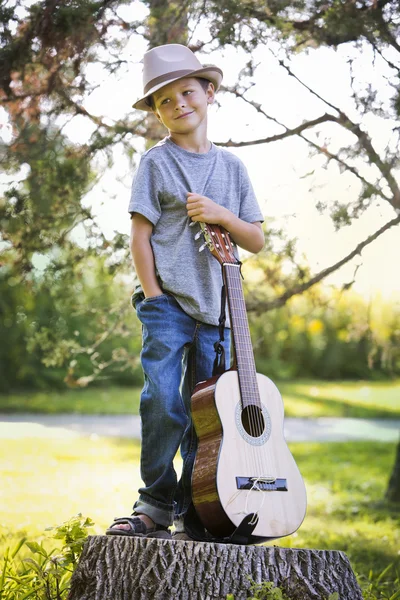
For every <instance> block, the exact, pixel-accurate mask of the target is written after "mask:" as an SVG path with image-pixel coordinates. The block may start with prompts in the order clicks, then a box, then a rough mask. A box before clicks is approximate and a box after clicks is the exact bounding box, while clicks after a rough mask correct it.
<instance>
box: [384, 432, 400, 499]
mask: <svg viewBox="0 0 400 600" xmlns="http://www.w3.org/2000/svg"><path fill="white" fill-rule="evenodd" d="M386 499H387V500H389V502H397V503H399V502H400V439H399V442H398V444H397V449H396V458H395V461H394V465H393V470H392V474H391V475H390V479H389V483H388V487H387V490H386Z"/></svg>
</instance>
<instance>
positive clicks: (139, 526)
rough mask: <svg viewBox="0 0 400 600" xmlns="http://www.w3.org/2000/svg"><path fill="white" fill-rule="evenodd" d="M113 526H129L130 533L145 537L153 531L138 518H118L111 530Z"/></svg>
mask: <svg viewBox="0 0 400 600" xmlns="http://www.w3.org/2000/svg"><path fill="white" fill-rule="evenodd" d="M114 525H129V527H130V533H139V534H142V535H146V534H148V533H150V532H151V531H154V529H155V528H154V527H147V525H146V523H145V522H144V521H142V519H139V517H119V518H117V519H114V523H113V524H112V525H111V529H112V528H113V527H114Z"/></svg>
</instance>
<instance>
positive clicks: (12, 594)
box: [0, 514, 94, 600]
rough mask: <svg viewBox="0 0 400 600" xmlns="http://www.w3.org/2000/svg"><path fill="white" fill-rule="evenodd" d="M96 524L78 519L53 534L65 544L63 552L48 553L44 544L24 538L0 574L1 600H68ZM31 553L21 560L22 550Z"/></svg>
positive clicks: (7, 551)
mask: <svg viewBox="0 0 400 600" xmlns="http://www.w3.org/2000/svg"><path fill="white" fill-rule="evenodd" d="M92 525H94V523H93V521H92V520H91V519H88V518H86V519H85V518H83V517H82V515H80V514H79V515H77V516H75V517H73V518H72V519H70V520H69V521H66V522H65V523H63V524H62V525H59V526H58V527H50V528H48V529H47V530H46V531H54V534H53V535H52V536H51V537H52V538H53V539H58V540H63V542H64V545H63V546H62V547H61V549H60V548H59V547H58V548H53V549H51V550H47V549H46V547H45V545H44V544H43V542H41V543H38V542H28V541H27V539H26V538H22V539H21V540H20V541H19V542H18V544H17V545H16V546H15V548H14V549H13V550H12V551H11V550H10V548H8V549H7V550H6V553H5V557H4V560H3V565H2V570H1V571H0V598H1V600H25V599H27V598H29V599H31V600H66V598H67V594H68V590H69V582H70V579H71V575H72V573H73V571H74V569H75V567H76V565H77V563H78V560H79V557H80V555H81V553H82V549H83V544H84V542H85V539H86V538H87V536H88V533H87V529H88V528H89V527H91V526H92ZM26 549H28V550H29V554H28V556H27V557H24V558H20V553H21V550H26Z"/></svg>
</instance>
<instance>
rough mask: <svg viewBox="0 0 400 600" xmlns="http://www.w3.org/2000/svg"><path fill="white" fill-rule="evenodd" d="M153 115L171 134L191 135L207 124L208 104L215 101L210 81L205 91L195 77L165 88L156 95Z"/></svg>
mask: <svg viewBox="0 0 400 600" xmlns="http://www.w3.org/2000/svg"><path fill="white" fill-rule="evenodd" d="M153 100H154V104H155V110H154V114H155V115H156V117H157V118H158V120H159V121H161V123H163V125H165V127H166V128H167V129H168V130H169V131H170V133H180V134H187V135H189V134H190V133H192V132H193V131H195V129H197V128H198V127H200V126H201V125H202V124H203V123H204V124H206V119H207V105H208V104H211V103H212V102H213V101H214V86H213V84H212V83H211V82H210V83H209V85H208V88H207V90H206V91H204V89H203V87H202V85H201V83H200V81H199V80H198V79H196V78H195V77H186V78H184V79H179V80H178V81H174V82H173V83H170V84H169V85H166V86H164V87H163V88H161V89H160V90H158V91H157V92H155V93H154V94H153Z"/></svg>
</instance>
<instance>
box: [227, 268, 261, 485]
mask: <svg viewBox="0 0 400 600" xmlns="http://www.w3.org/2000/svg"><path fill="white" fill-rule="evenodd" d="M233 273H234V274H235V275H236V276H237V277H240V271H239V269H238V266H237V265H235V266H234V268H233V269H232V268H229V267H228V266H226V267H225V275H226V280H227V284H228V285H227V289H228V301H229V305H230V309H231V310H230V313H231V320H232V328H233V335H234V338H235V332H236V334H237V333H238V332H237V330H236V328H235V326H234V325H235V321H236V323H237V311H236V303H235V294H234V289H235V288H234V286H233V285H232V279H233V277H234V275H232V274H233ZM239 283H240V280H239ZM240 285H241V283H240ZM235 350H236V360H237V377H238V384H239V390H241V392H242V393H243V374H242V373H241V365H242V356H241V352H240V346H239V344H235ZM241 379H242V381H241ZM241 388H242V389H241ZM244 459H245V460H244V463H245V464H244V467H245V474H247V473H251V476H253V475H254V470H253V469H254V466H255V464H256V462H257V455H256V453H255V449H254V447H253V446H251V448H250V452H249V453H245V455H244ZM239 492H240V491H239Z"/></svg>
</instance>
